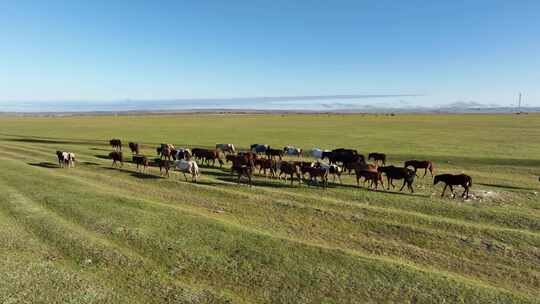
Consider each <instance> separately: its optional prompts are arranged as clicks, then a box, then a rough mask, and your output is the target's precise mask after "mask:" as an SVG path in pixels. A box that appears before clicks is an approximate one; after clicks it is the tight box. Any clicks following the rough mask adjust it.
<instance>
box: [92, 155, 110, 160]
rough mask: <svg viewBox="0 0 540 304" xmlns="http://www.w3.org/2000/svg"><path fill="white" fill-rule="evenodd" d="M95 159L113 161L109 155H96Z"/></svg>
mask: <svg viewBox="0 0 540 304" xmlns="http://www.w3.org/2000/svg"><path fill="white" fill-rule="evenodd" d="M94 157H96V158H100V159H109V160H110V159H111V158H110V157H109V155H98V154H96V155H94Z"/></svg>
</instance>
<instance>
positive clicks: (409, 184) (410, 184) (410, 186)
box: [407, 181, 414, 193]
mask: <svg viewBox="0 0 540 304" xmlns="http://www.w3.org/2000/svg"><path fill="white" fill-rule="evenodd" d="M407 186H408V187H409V190H411V193H414V189H413V186H412V183H411V182H408V181H407Z"/></svg>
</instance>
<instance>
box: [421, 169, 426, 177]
mask: <svg viewBox="0 0 540 304" xmlns="http://www.w3.org/2000/svg"><path fill="white" fill-rule="evenodd" d="M426 174H427V167H426V168H425V169H424V176H422V178H424V177H426Z"/></svg>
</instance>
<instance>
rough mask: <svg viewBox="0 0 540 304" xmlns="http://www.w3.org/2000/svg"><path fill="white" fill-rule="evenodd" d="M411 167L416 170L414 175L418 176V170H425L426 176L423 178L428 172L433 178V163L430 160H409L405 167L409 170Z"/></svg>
mask: <svg viewBox="0 0 540 304" xmlns="http://www.w3.org/2000/svg"><path fill="white" fill-rule="evenodd" d="M409 166H410V167H413V168H414V174H416V171H417V170H418V169H424V175H423V176H422V177H425V176H426V174H427V171H428V170H429V173H431V177H433V163H432V162H431V161H430V160H416V159H413V160H408V161H406V162H405V165H404V167H405V168H407V167H409ZM416 176H418V175H416Z"/></svg>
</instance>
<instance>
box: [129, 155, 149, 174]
mask: <svg viewBox="0 0 540 304" xmlns="http://www.w3.org/2000/svg"><path fill="white" fill-rule="evenodd" d="M133 162H134V163H135V164H136V165H137V171H139V169H140V167H142V171H143V172H144V171H146V168H148V166H149V164H150V162H149V161H148V158H147V157H146V156H144V155H133Z"/></svg>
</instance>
